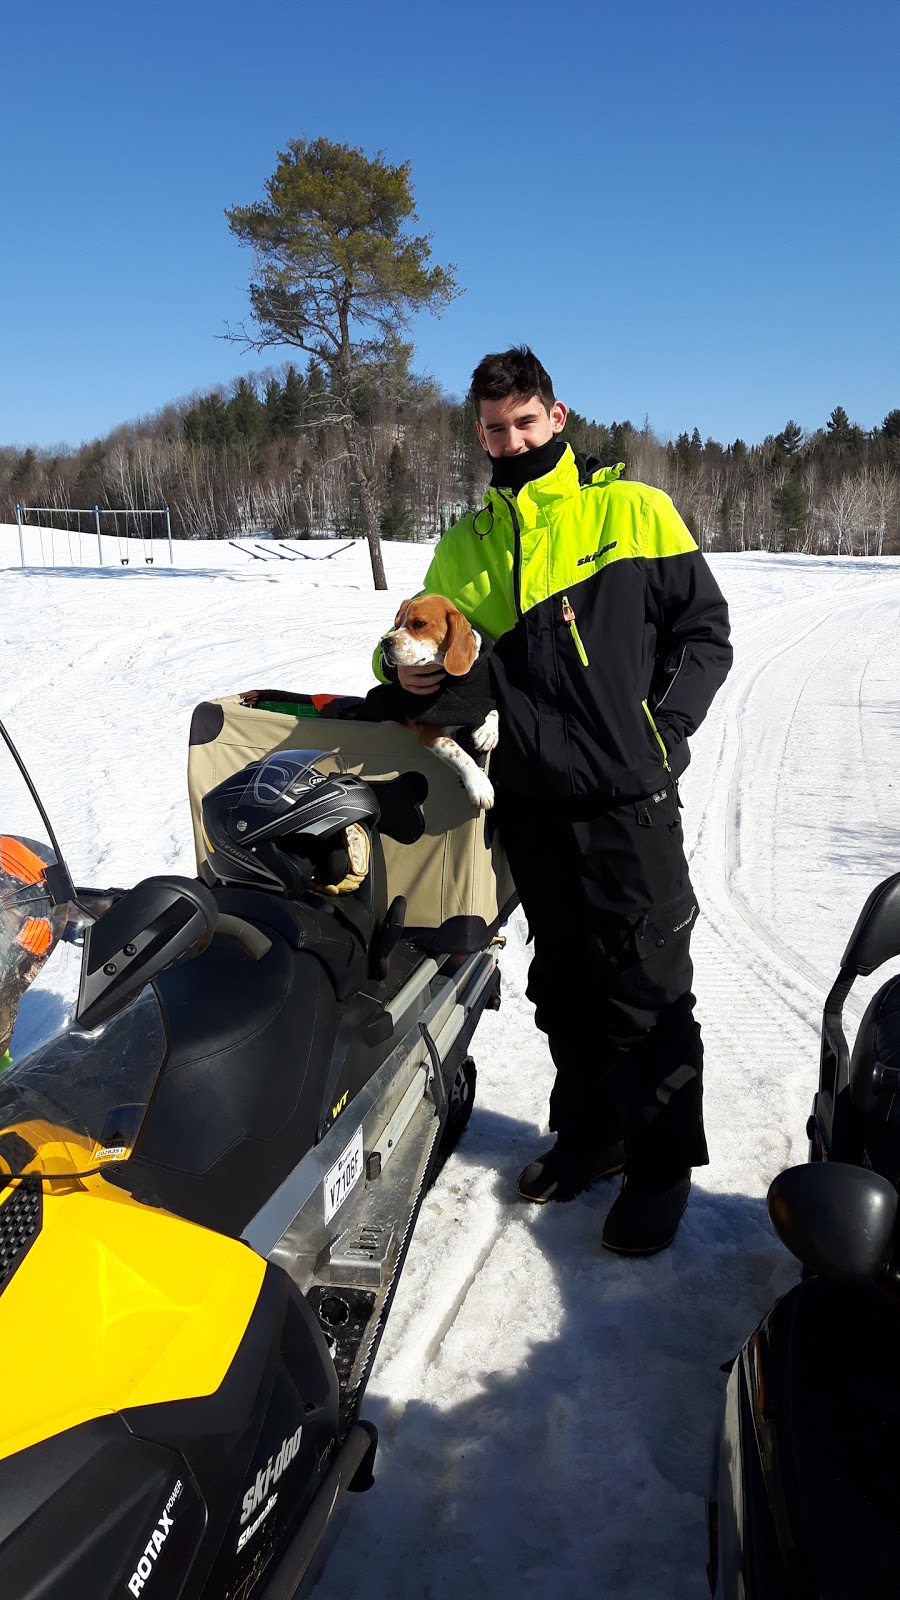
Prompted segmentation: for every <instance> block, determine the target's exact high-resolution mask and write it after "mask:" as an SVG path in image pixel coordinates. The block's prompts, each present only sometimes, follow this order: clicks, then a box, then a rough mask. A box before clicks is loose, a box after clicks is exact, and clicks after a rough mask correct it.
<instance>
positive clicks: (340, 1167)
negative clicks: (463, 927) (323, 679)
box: [0, 730, 499, 1600]
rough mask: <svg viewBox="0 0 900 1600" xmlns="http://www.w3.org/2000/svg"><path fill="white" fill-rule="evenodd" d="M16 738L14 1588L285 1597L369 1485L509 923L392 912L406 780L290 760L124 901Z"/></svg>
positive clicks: (3, 1227) (8, 1226)
mask: <svg viewBox="0 0 900 1600" xmlns="http://www.w3.org/2000/svg"><path fill="white" fill-rule="evenodd" d="M0 731H2V730H0ZM4 738H6V736H5V734H4ZM7 747H8V748H7ZM2 748H3V750H4V756H6V755H7V754H8V756H9V760H8V770H6V769H5V768H4V770H3V771H2V773H0V826H2V827H3V830H4V832H3V835H2V839H0V1035H2V1036H0V1345H2V1349H3V1359H4V1371H5V1374H6V1382H5V1384H4V1389H3V1395H4V1403H3V1407H2V1411H0V1596H2V1597H3V1600H114V1597H115V1600H129V1597H132V1596H133V1597H134V1600H154V1597H158V1600H250V1597H252V1600H288V1597H290V1596H292V1595H294V1594H295V1593H296V1591H297V1589H298V1586H299V1585H300V1583H301V1580H302V1578H303V1576H304V1574H305V1573H307V1572H308V1569H309V1566H310V1562H311V1560H312V1557H313V1554H314V1552H315V1551H316V1549H317V1548H318V1547H319V1543H320V1540H321V1537H322V1534H323V1532H324V1531H325V1529H326V1527H328V1526H329V1525H330V1522H331V1518H332V1515H333V1513H334V1510H335V1507H336V1506H337V1504H338V1502H339V1501H340V1500H341V1497H342V1495H343V1492H344V1491H345V1490H347V1489H353V1490H359V1489H361V1488H365V1487H368V1485H369V1483H370V1482H371V1481H372V1463H373V1457H374V1451H375V1437H376V1436H375V1430H374V1428H372V1427H371V1426H370V1425H369V1424H367V1423H366V1422H364V1421H363V1420H361V1418H360V1406H361V1402H362V1399H363V1395H364V1392H365V1387H366V1381H367V1378H368V1375H369V1372H370V1369H371V1365H372V1361H373V1358H374V1355H375V1351H376V1348H377V1345H378V1341H379V1338H380V1335H381V1332H382V1330H383V1327H384V1323H385V1318H386V1316H387V1313H388V1309H389V1306H390V1302H391V1297H392V1294H393V1291H394V1288H395V1286H396V1283H397V1278H398V1274H399V1272H400V1269H401V1267H402V1264H403V1260H404V1255H405V1252H406V1248H407V1245H408V1243H409V1239H410V1234H411V1231H412V1228H413V1226H414V1223H415V1220H416V1217H417V1214H418V1211H419V1206H420V1203H421V1199H422V1196H423V1193H424V1191H425V1190H426V1188H427V1186H428V1183H429V1181H430V1179H431V1177H432V1176H433V1173H434V1172H435V1170H436V1167H437V1164H439V1163H440V1161H441V1160H442V1159H443V1158H444V1157H445V1155H446V1153H447V1152H448V1151H449V1149H450V1147H451V1146H452V1144H453V1143H454V1142H455V1140H456V1138H457V1137H458V1136H459V1134H460V1132H461V1131H462V1129H463V1128H464V1126H465V1124H466V1121H467V1120H468V1116H469V1113H470V1110H471V1106H472V1096H473V1093H474V1087H475V1069H474V1065H473V1063H472V1061H471V1059H470V1057H469V1054H468V1049H469V1043H470V1040H471V1037H472V1034H473V1031H474V1029H475V1026H476V1023H477V1022H478V1019H479V1017H480V1015H481V1013H482V1011H483V1010H484V1009H485V1007H492V1006H495V1005H496V1004H498V1003H499V976H498V971H497V966H496V943H497V941H496V939H495V940H494V942H493V943H492V942H491V937H490V934H488V936H487V938H486V940H485V946H486V947H485V948H481V949H475V950H473V951H471V952H470V953H465V952H463V953H461V954H456V955H442V954H441V953H440V952H437V953H431V954H426V953H424V952H423V950H421V949H420V948H417V946H416V945H414V944H413V943H411V942H410V941H409V939H407V938H406V937H405V936H404V931H403V909H404V908H403V904H402V902H401V901H399V900H397V899H395V900H394V902H393V903H392V904H391V906H390V908H389V910H388V911H387V913H386V914H383V913H382V914H378V915H376V913H375V910H374V909H373V907H374V900H373V893H372V878H373V875H374V874H373V871H372V870H370V863H371V861H372V859H373V857H374V853H375V852H376V851H377V848H378V843H379V817H380V813H381V812H382V811H384V812H385V815H386V814H387V812H388V811H390V813H391V814H392V815H393V816H394V817H395V819H396V817H397V815H398V814H399V811H400V810H401V809H402V804H410V803H412V801H411V800H410V793H411V794H412V797H413V801H414V798H415V785H413V786H412V790H411V791H410V790H409V787H408V786H407V790H406V791H404V792H403V794H401V795H400V796H399V799H398V793H397V792H393V793H390V794H389V793H388V790H389V789H390V787H391V786H390V785H389V784H385V785H383V786H382V787H381V791H380V792H379V786H378V785H377V784H373V785H372V786H370V785H368V784H367V783H365V782H363V781H362V780H361V779H360V778H358V777H353V776H350V775H342V774H334V773H333V772H326V771H323V770H322V762H321V752H319V751H315V750H311V751H304V750H298V751H289V750H288V751H286V750H279V751H278V753H277V756H276V757H268V758H263V759H261V760H258V761H254V762H252V763H251V764H250V765H249V766H248V767H246V768H245V769H243V770H242V771H241V772H240V773H238V774H237V775H235V776H232V777H230V778H228V779H226V780H225V781H224V782H223V783H220V784H218V785H217V786H216V787H215V788H214V789H212V791H211V792H210V793H209V794H208V795H207V796H206V797H205V800H204V802H203V811H202V824H203V834H204V842H205V845H206V849H207V854H208V857H209V860H210V861H211V862H212V863H213V871H211V872H210V873H209V874H208V876H209V879H210V881H209V882H204V881H201V880H200V879H199V878H198V879H192V878H187V877H175V876H160V877H151V878H147V879H146V880H144V881H143V882H141V883H138V884H137V885H136V886H135V887H134V888H131V889H129V890H127V891H107V892H105V893H104V894H100V893H98V892H92V891H86V890H81V889H76V888H75V887H74V886H73V883H72V880H71V877H70V874H69V872H68V869H67V867H66V865H65V862H64V859H63V857H62V855H61V853H60V851H59V848H58V847H57V845H56V840H55V838H54V836H53V833H52V829H51V827H50V824H49V821H48V820H47V818H46V814H45V813H44V811H43V808H39V801H38V800H37V796H36V794H35V792H34V790H33V788H31V789H30V793H28V792H26V789H25V783H26V782H27V783H29V786H30V780H28V779H27V775H26V774H25V772H24V768H21V764H20V763H19V769H18V770H17V768H16V767H14V766H13V759H15V760H16V761H17V762H18V757H17V756H16V755H15V751H14V749H13V747H12V745H11V744H10V743H9V741H8V740H6V745H4V746H3V747H2ZM20 772H21V777H20ZM13 780H15V782H14V781H13ZM404 796H405V798H404ZM32 797H33V798H32ZM384 825H385V819H382V826H384ZM35 978H39V981H36V982H34V983H33V985H32V986H31V987H30V988H29V985H31V984H32V980H33V979H35ZM26 989H27V990H28V992H27V995H25V993H24V992H25V991H26ZM23 996H24V998H21V1004H20V1003H19V1002H20V997H23Z"/></svg>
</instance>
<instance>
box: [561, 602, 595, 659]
mask: <svg viewBox="0 0 900 1600" xmlns="http://www.w3.org/2000/svg"><path fill="white" fill-rule="evenodd" d="M562 619H563V622H567V623H568V625H569V632H570V634H571V635H572V642H573V644H574V646H575V649H576V650H577V651H578V654H579V656H580V657H581V663H582V666H585V667H589V666H590V662H589V661H588V658H587V651H586V650H585V648H584V645H583V644H582V642H581V634H580V633H579V632H578V629H577V628H576V626H575V613H574V611H573V610H572V607H571V606H570V604H569V596H568V595H567V594H564V595H563V602H562Z"/></svg>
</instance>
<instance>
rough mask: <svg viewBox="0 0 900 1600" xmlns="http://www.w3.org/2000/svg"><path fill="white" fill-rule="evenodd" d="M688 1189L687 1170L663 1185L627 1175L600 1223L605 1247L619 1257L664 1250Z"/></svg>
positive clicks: (646, 1254)
mask: <svg viewBox="0 0 900 1600" xmlns="http://www.w3.org/2000/svg"><path fill="white" fill-rule="evenodd" d="M690 1192H691V1175H690V1172H688V1173H686V1174H682V1176H681V1177H680V1178H675V1179H670V1180H669V1182H668V1185H667V1187H665V1188H662V1187H660V1186H658V1185H657V1186H654V1187H651V1186H650V1185H648V1183H647V1182H646V1181H645V1180H639V1179H637V1178H629V1177H627V1176H626V1178H625V1181H624V1183H623V1184H622V1188H621V1191H620V1193H619V1195H618V1198H617V1199H616V1200H615V1201H614V1202H613V1205H612V1209H611V1210H610V1212H609V1215H608V1216H607V1218H606V1221H605V1223H604V1224H603V1246H604V1249H606V1250H614V1251H615V1252H616V1254H617V1255H620V1256H653V1255H656V1253H657V1251H658V1250H665V1249H666V1248H667V1247H668V1246H669V1245H670V1244H671V1243H672V1240H673V1239H674V1238H675V1235H676V1233H677V1232H678V1224H679V1222H680V1221H681V1219H682V1217H683V1216H684V1210H685V1207H686V1205H687V1203H688V1195H689V1194H690Z"/></svg>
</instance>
